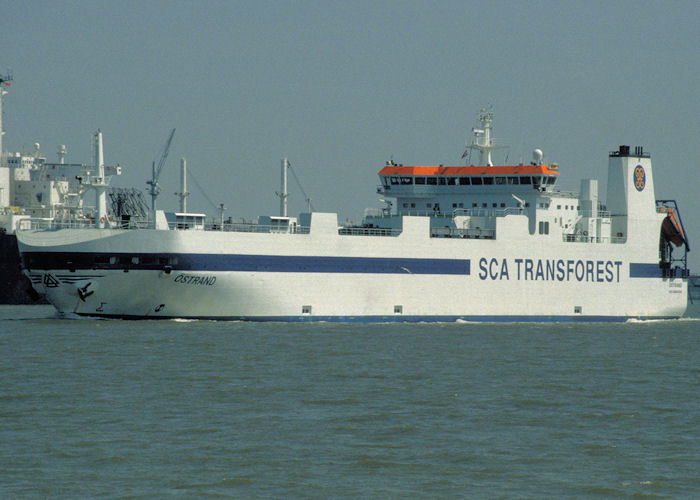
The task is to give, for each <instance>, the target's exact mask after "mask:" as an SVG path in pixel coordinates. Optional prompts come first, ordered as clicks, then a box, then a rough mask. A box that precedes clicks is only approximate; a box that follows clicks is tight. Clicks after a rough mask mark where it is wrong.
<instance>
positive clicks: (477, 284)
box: [19, 214, 688, 321]
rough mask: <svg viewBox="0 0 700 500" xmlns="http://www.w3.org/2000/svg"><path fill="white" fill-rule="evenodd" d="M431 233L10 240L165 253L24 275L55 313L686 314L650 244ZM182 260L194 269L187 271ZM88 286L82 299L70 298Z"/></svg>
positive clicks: (414, 228)
mask: <svg viewBox="0 0 700 500" xmlns="http://www.w3.org/2000/svg"><path fill="white" fill-rule="evenodd" d="M314 215H317V214H314ZM319 215H324V216H325V215H330V214H319ZM503 219H504V224H507V225H508V226H509V228H511V229H512V227H515V226H517V225H518V224H523V225H525V226H526V225H527V220H526V218H525V217H524V216H517V215H513V216H507V217H505V218H503ZM319 220H321V221H325V222H327V221H328V220H330V219H329V218H328V217H326V219H319ZM428 224H429V220H428V218H420V217H411V218H409V217H406V218H404V227H403V232H402V233H401V234H400V235H399V236H395V237H381V236H346V235H339V234H338V232H337V230H332V229H331V227H330V226H329V225H328V224H317V225H316V226H314V224H313V222H312V225H311V231H310V234H269V233H268V234H255V233H235V232H214V231H156V230H131V231H123V230H95V229H64V230H57V231H53V232H46V231H36V232H35V231H23V232H22V233H21V234H20V238H19V241H20V250H21V252H22V253H27V252H30V253H31V252H34V253H40V252H41V251H42V249H44V250H47V249H49V248H50V250H51V251H52V252H66V253H71V254H75V255H79V254H83V255H89V254H91V253H112V254H114V255H141V256H143V255H147V254H152V255H166V254H167V255H170V256H176V257H175V258H176V259H177V260H178V263H177V264H174V265H173V266H172V269H166V268H165V267H163V268H158V269H139V268H138V267H139V266H138V265H133V266H126V267H130V268H129V270H128V272H125V271H124V270H123V269H109V268H100V266H96V267H95V268H86V267H84V268H78V269H74V270H71V269H66V268H47V269H38V268H35V267H34V266H30V267H29V269H28V271H27V274H28V275H29V277H30V278H31V279H32V281H33V283H34V284H35V288H37V290H39V291H40V292H41V293H44V294H45V295H46V297H47V298H48V300H49V301H50V302H51V303H52V304H54V306H55V307H56V308H57V309H58V310H59V311H60V312H61V313H65V314H78V315H88V316H104V317H123V318H129V317H133V318H210V319H244V320H279V321H307V320H316V321H454V320H458V319H463V320H468V321H602V320H625V319H627V318H676V317H680V316H682V315H683V313H684V311H685V309H686V304H687V300H688V298H687V279H682V278H663V277H661V275H660V274H657V273H654V272H653V269H654V268H655V267H656V268H658V263H657V257H658V256H657V255H656V254H655V252H654V249H653V247H652V248H651V249H649V248H646V249H645V247H644V246H642V245H635V244H634V243H632V242H630V243H626V244H612V243H610V244H605V243H597V244H587V243H574V242H564V241H562V240H561V239H559V240H558V241H557V239H556V238H548V239H546V240H542V241H541V242H539V243H537V244H534V245H533V244H532V243H528V242H527V234H524V235H522V233H521V232H519V231H517V230H516V231H513V232H512V233H513V234H521V235H522V237H521V238H517V237H508V236H507V235H506V236H505V237H503V238H500V241H498V242H496V241H495V240H483V239H481V240H480V239H450V238H431V237H430V234H429V233H430V231H429V226H428ZM331 226H332V225H331ZM647 247H648V246H647ZM193 256H194V257H193ZM188 259H194V260H192V262H194V264H192V265H194V266H195V267H196V268H194V269H187V267H188V266H189V267H191V266H190V264H188ZM504 262H505V264H504ZM414 266H415V267H414ZM431 266H433V267H431ZM412 267H414V268H413V269H411V268H412ZM226 268H228V269H226ZM640 269H641V270H642V271H641V272H640ZM649 270H652V273H651V274H653V275H654V276H651V275H649ZM168 271H169V272H168ZM88 284H89V286H88V287H87V288H85V289H84V291H83V293H82V295H83V296H82V297H81V294H80V293H79V289H82V288H83V287H85V286H86V285H88ZM89 292H92V293H89Z"/></svg>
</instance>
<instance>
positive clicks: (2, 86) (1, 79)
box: [0, 71, 12, 166]
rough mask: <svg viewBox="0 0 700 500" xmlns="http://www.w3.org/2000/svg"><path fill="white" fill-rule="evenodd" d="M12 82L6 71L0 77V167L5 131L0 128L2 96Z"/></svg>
mask: <svg viewBox="0 0 700 500" xmlns="http://www.w3.org/2000/svg"><path fill="white" fill-rule="evenodd" d="M11 81H12V73H10V72H9V71H8V73H7V74H6V75H0V166H1V165H3V163H4V162H3V161H2V158H3V149H2V136H3V135H5V129H4V128H2V96H4V95H5V94H7V90H6V88H7V87H9V86H10V82H11Z"/></svg>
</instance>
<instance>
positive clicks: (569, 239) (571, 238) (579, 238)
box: [562, 233, 627, 244]
mask: <svg viewBox="0 0 700 500" xmlns="http://www.w3.org/2000/svg"><path fill="white" fill-rule="evenodd" d="M562 240H563V241H564V242H566V243H615V244H620V243H625V242H626V241H627V238H625V237H621V238H620V237H616V236H587V235H583V234H580V233H577V234H564V235H562Z"/></svg>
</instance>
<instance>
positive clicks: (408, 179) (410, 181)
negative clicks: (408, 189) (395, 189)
mask: <svg viewBox="0 0 700 500" xmlns="http://www.w3.org/2000/svg"><path fill="white" fill-rule="evenodd" d="M401 184H413V177H401Z"/></svg>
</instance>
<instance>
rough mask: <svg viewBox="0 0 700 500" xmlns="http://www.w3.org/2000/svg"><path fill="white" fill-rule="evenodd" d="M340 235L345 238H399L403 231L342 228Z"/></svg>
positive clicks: (375, 228)
mask: <svg viewBox="0 0 700 500" xmlns="http://www.w3.org/2000/svg"><path fill="white" fill-rule="evenodd" d="M338 234H340V235H343V236H398V235H400V234H401V229H386V228H380V227H341V228H338Z"/></svg>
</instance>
